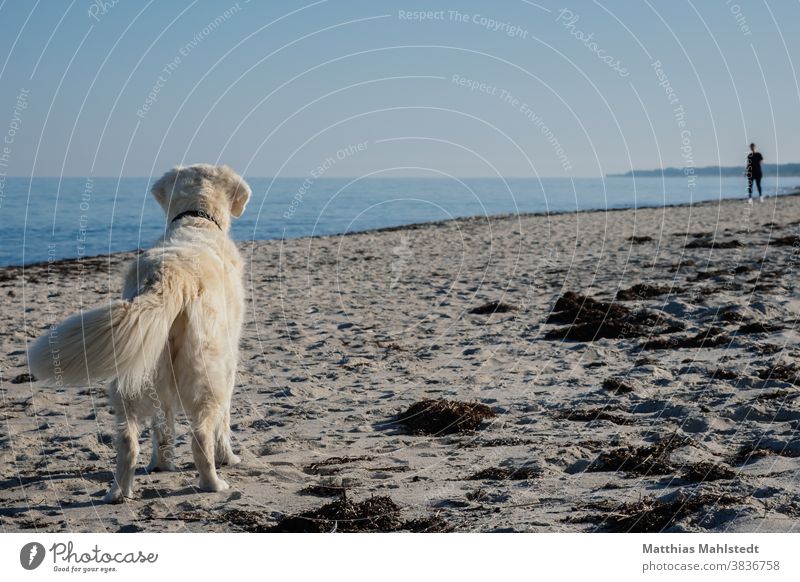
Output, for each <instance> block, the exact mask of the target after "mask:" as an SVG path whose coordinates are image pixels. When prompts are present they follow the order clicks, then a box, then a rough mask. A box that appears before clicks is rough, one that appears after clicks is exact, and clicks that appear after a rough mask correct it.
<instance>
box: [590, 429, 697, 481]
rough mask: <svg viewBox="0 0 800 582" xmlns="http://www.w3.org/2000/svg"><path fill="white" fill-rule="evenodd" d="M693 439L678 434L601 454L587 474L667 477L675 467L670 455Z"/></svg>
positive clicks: (591, 464)
mask: <svg viewBox="0 0 800 582" xmlns="http://www.w3.org/2000/svg"><path fill="white" fill-rule="evenodd" d="M691 442H692V441H691V439H689V438H688V437H684V436H680V435H677V434H673V435H670V436H668V437H664V438H661V439H659V440H658V441H656V442H655V443H653V444H652V445H645V446H641V447H633V446H630V445H628V446H625V447H618V448H616V449H611V450H610V451H607V452H603V453H600V455H599V456H598V457H597V458H596V459H595V460H594V461H592V462H591V463H590V464H589V466H588V467H587V468H586V471H587V472H590V473H594V472H604V471H622V472H624V473H625V474H627V475H629V476H633V475H639V476H643V475H666V474H669V473H673V472H674V471H675V467H674V466H673V464H672V462H671V461H670V455H671V454H672V452H673V451H675V450H676V449H679V448H681V447H685V446H687V445H689V444H691Z"/></svg>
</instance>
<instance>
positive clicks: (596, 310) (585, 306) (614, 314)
mask: <svg viewBox="0 0 800 582" xmlns="http://www.w3.org/2000/svg"><path fill="white" fill-rule="evenodd" d="M547 323H557V324H568V325H567V326H566V327H560V328H557V329H553V330H550V331H548V332H547V333H546V334H545V336H544V337H545V339H549V340H564V339H569V340H575V341H581V342H590V341H594V340H596V339H601V338H612V339H614V338H631V337H639V336H643V335H650V334H653V333H670V332H672V331H677V330H678V329H680V327H679V326H677V325H676V324H672V323H668V322H666V321H665V319H664V316H663V314H657V313H651V312H647V311H644V310H642V311H637V312H634V311H632V310H631V309H628V308H627V307H625V306H624V305H620V304H619V303H613V302H612V303H607V302H604V301H598V300H596V299H592V298H591V297H586V296H585V295H581V294H579V293H575V292H573V291H567V292H566V293H564V295H562V296H561V297H559V298H558V300H557V301H556V304H555V306H554V307H553V312H552V313H551V314H550V316H549V317H548V318H547Z"/></svg>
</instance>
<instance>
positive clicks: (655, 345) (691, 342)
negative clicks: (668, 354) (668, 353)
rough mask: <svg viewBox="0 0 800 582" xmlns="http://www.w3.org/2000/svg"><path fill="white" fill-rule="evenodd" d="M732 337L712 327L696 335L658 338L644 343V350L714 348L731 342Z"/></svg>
mask: <svg viewBox="0 0 800 582" xmlns="http://www.w3.org/2000/svg"><path fill="white" fill-rule="evenodd" d="M730 342H731V338H730V336H729V335H727V334H726V333H724V331H723V330H721V329H719V328H716V327H712V328H709V329H707V330H705V331H701V332H699V333H698V334H697V335H694V336H683V337H668V338H656V339H652V340H648V341H646V342H645V343H643V344H642V346H641V348H642V349H643V350H677V349H681V348H713V347H716V346H721V345H724V344H729V343H730Z"/></svg>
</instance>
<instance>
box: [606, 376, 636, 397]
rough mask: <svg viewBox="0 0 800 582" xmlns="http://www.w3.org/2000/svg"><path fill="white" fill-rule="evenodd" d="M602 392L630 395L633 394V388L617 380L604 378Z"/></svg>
mask: <svg viewBox="0 0 800 582" xmlns="http://www.w3.org/2000/svg"><path fill="white" fill-rule="evenodd" d="M603 390H607V391H609V392H612V393H614V394H630V393H631V392H633V386H631V385H630V384H628V383H626V382H625V381H624V380H621V379H619V378H606V379H605V380H603Z"/></svg>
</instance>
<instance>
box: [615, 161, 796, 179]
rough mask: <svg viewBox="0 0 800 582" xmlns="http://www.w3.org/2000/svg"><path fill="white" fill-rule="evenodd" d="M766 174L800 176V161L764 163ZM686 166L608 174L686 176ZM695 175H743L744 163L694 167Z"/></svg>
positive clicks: (627, 176)
mask: <svg viewBox="0 0 800 582" xmlns="http://www.w3.org/2000/svg"><path fill="white" fill-rule="evenodd" d="M762 169H763V171H764V175H765V176H800V163H795V164H764V165H763V166H762ZM684 170H685V168H673V167H669V168H656V169H654V170H630V171H628V172H625V173H624V174H606V177H608V178H631V177H633V176H638V177H640V178H643V177H648V178H649V177H656V178H658V177H661V176H664V177H667V178H674V177H676V176H684V175H685V173H684ZM694 175H695V176H722V177H730V176H743V175H744V164H742V165H741V166H703V167H702V168H694Z"/></svg>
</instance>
